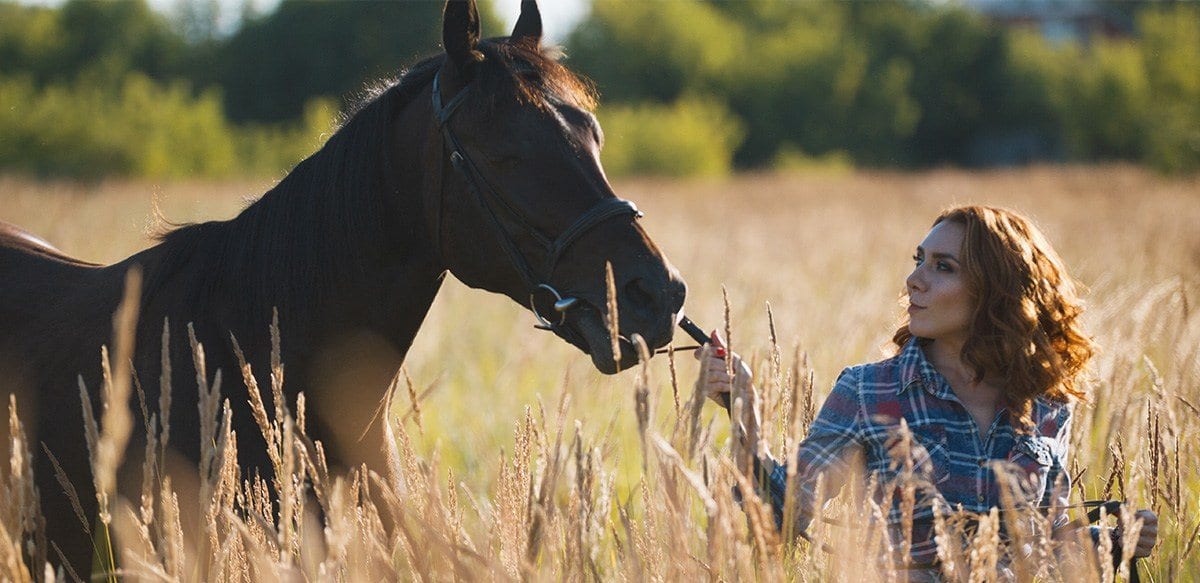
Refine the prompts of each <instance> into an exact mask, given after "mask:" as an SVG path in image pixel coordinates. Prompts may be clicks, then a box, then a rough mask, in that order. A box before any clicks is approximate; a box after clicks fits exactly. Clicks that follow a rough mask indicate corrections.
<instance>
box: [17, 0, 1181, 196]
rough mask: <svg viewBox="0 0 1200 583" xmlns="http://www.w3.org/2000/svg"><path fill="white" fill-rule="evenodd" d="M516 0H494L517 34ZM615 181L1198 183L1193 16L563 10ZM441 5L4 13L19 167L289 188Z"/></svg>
mask: <svg viewBox="0 0 1200 583" xmlns="http://www.w3.org/2000/svg"><path fill="white" fill-rule="evenodd" d="M518 4H519V2H518V0H494V1H488V0H483V1H482V2H481V5H482V6H481V9H482V12H483V17H484V33H485V35H487V36H492V35H503V34H506V33H507V31H508V27H509V26H510V25H511V22H512V21H513V20H515V18H516V15H517V10H518V8H517V6H518ZM543 4H544V5H545V6H544V8H543V10H544V11H545V13H546V21H547V22H546V27H547V32H548V35H549V36H550V38H551V40H553V41H554V42H557V43H559V44H561V45H562V47H563V48H564V49H565V52H566V54H567V59H568V61H567V62H568V63H569V64H570V66H571V67H572V68H574V69H575V70H577V71H579V72H582V73H584V74H585V75H587V76H588V77H590V78H591V79H592V80H593V81H594V82H595V83H596V86H597V88H598V90H599V92H600V95H601V103H602V106H601V109H600V111H599V112H598V113H599V116H600V118H601V122H602V124H603V125H604V127H605V131H606V135H607V136H608V139H607V145H606V149H605V152H604V162H605V166H606V168H607V169H608V171H609V173H610V174H611V175H613V176H628V175H660V176H673V177H680V176H693V175H700V176H720V175H724V174H728V173H731V172H735V171H740V170H763V169H812V168H816V169H824V170H829V169H834V170H839V169H852V168H889V169H890V168H897V169H920V168H928V167H942V166H956V167H966V168H980V167H996V166H1011V165H1023V164H1029V163H1047V162H1048V163H1058V162H1086V163H1093V162H1108V161H1114V160H1116V161H1128V162H1132V163H1136V164H1138V165H1144V166H1147V167H1150V168H1152V169H1154V170H1156V171H1159V172H1164V173H1190V172H1194V171H1195V170H1197V169H1200V7H1197V6H1196V5H1194V4H1192V3H1183V2H1143V3H1137V2H1093V1H1087V0H1071V1H1067V0H1009V1H1001V0H961V1H957V2H947V1H936V2H935V1H915V0H914V1H908V2H866V3H849V2H796V1H783V0H739V1H715V0H656V1H648V2H647V1H626V0H554V1H552V2H543ZM440 10H441V3H440V2H437V1H432V0H426V1H408V2H337V1H333V2H316V1H289V0H284V1H282V2H279V1H278V0H151V1H149V2H147V1H146V0H113V1H104V2H97V1H81V0H69V1H66V2H55V1H53V0H44V1H41V2H11V1H4V2H0V105H2V106H3V107H0V172H3V173H5V174H9V175H12V174H17V175H25V176H31V177H37V178H59V177H66V178H80V179H88V180H95V179H101V178H110V177H122V178H175V177H189V178H197V177H199V178H247V177H251V178H268V177H273V178H278V177H280V176H282V175H283V173H285V172H286V171H287V170H288V169H289V168H290V167H291V166H292V165H293V164H295V163H296V162H297V161H298V160H300V159H302V158H303V157H304V156H306V155H307V154H308V153H310V152H312V151H313V150H314V149H315V148H316V147H317V145H319V143H320V141H321V139H322V138H321V136H322V135H324V134H326V133H327V132H329V131H330V129H331V128H333V127H334V124H335V121H336V118H337V114H338V112H339V111H340V110H341V109H343V108H344V107H346V105H347V104H348V103H351V102H353V100H354V99H355V98H356V97H357V96H358V95H359V94H360V92H361V89H362V88H363V87H364V85H365V84H366V83H368V82H370V81H372V80H375V79H378V78H381V77H389V76H395V75H396V74H397V73H398V72H399V71H401V70H402V68H403V67H404V66H407V65H410V64H412V63H415V62H416V61H417V60H418V59H419V58H421V57H423V56H426V55H429V54H432V53H433V52H435V51H437V50H438V44H439V40H440V39H439V37H440V26H439V23H440Z"/></svg>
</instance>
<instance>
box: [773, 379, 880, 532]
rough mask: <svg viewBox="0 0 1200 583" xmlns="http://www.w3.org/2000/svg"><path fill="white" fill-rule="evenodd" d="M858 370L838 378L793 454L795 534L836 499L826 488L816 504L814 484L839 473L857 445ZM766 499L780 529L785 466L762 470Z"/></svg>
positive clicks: (859, 429)
mask: <svg viewBox="0 0 1200 583" xmlns="http://www.w3.org/2000/svg"><path fill="white" fill-rule="evenodd" d="M861 374H862V373H861V367H851V368H847V369H845V370H843V371H842V373H841V374H840V375H838V379H837V382H836V383H834V387H833V392H832V393H830V395H829V398H827V399H826V400H825V403H824V404H823V405H822V406H821V410H820V412H818V413H817V418H816V419H814V420H813V423H812V426H811V427H810V428H809V432H808V436H807V437H805V438H804V441H803V442H802V443H801V444H800V448H799V450H798V451H797V454H796V458H797V459H796V462H797V463H796V477H795V480H796V489H795V491H796V495H797V496H798V500H796V506H795V509H796V525H795V526H796V531H795V532H797V533H803V532H805V531H806V530H807V529H808V524H809V522H811V520H812V517H813V515H814V513H815V509H816V507H817V506H818V505H820V504H823V503H824V502H825V500H828V499H829V498H832V497H833V496H835V495H837V493H838V491H839V490H840V487H836V486H833V485H830V484H826V486H825V488H824V494H823V496H822V500H817V499H816V497H817V493H816V490H817V482H818V481H819V479H820V477H821V476H822V475H823V474H829V473H834V472H831V470H834V469H836V470H839V471H840V470H841V469H843V468H844V465H845V464H846V463H847V459H846V458H847V457H848V456H847V455H846V454H847V453H848V451H849V450H850V449H851V448H852V447H854V446H856V445H858V444H859V443H861V436H862V426H863V414H862V406H861V402H860V400H859V387H860V384H861ZM765 470H766V472H767V479H766V484H764V485H765V486H766V487H765V488H764V490H766V494H767V498H768V500H769V501H770V503H771V507H772V508H773V509H774V511H775V522H776V524H777V525H778V526H780V527H781V528H782V525H783V519H784V507H785V502H786V499H787V471H788V469H787V464H786V463H781V464H776V465H774V466H773V467H770V468H765Z"/></svg>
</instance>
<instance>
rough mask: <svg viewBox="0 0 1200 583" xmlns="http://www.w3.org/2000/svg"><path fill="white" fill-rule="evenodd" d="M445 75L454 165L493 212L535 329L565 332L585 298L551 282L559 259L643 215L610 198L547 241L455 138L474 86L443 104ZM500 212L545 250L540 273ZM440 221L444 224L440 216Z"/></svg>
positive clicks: (444, 122) (446, 134) (437, 97)
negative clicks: (599, 229) (608, 224)
mask: <svg viewBox="0 0 1200 583" xmlns="http://www.w3.org/2000/svg"><path fill="white" fill-rule="evenodd" d="M440 77H441V71H438V72H437V73H435V74H434V76H433V115H434V117H435V118H436V119H437V124H438V129H440V130H441V132H442V137H443V140H442V142H443V144H444V147H445V148H448V149H449V150H450V164H451V165H452V166H454V170H455V171H457V172H458V174H459V175H460V176H462V177H463V181H464V182H466V183H467V189H468V190H470V191H471V193H472V194H473V195H474V196H475V198H476V200H477V201H478V202H479V206H481V207H483V208H484V210H486V211H487V213H486V214H487V217H488V219H489V221H488V222H489V224H491V226H492V230H493V231H494V232H495V234H496V236H497V238H498V239H499V240H500V245H501V247H502V248H503V249H504V253H505V254H506V255H508V260H509V263H511V264H512V266H513V269H515V270H516V272H517V274H518V275H519V276H520V277H521V281H522V282H523V283H524V285H525V288H526V290H528V292H529V309H530V310H531V311H533V315H534V317H536V318H537V320H538V323H537V325H536V326H535V327H536V328H538V329H541V330H550V331H565V329H564V328H563V325H564V324H565V323H566V321H567V313H568V312H569V311H570V310H571V309H572V308H574V307H575V306H577V305H578V304H579V298H577V297H575V296H574V295H573V294H571V293H569V292H568V293H563V292H560V291H559V290H558V289H556V288H555V287H554V286H553V285H551V283H550V279H551V278H552V277H553V276H554V270H555V268H556V267H557V266H558V261H559V259H561V258H562V254H563V253H564V252H565V251H566V250H567V248H568V247H570V246H571V244H572V243H574V242H575V241H576V240H577V239H579V238H580V237H581V236H583V234H584V233H586V232H588V231H589V230H591V229H592V228H593V227H595V226H597V225H599V224H600V223H601V222H603V221H605V220H608V219H610V218H613V217H617V216H622V215H632V216H633V217H634V218H641V217H642V216H643V214H642V212H641V211H639V210H638V208H637V206H636V205H634V204H633V203H632V202H630V201H628V200H624V199H620V198H616V197H613V198H606V199H604V200H601V201H600V202H598V203H596V204H595V205H593V206H592V208H590V209H588V210H587V211H586V212H584V213H583V214H582V215H581V216H580V217H579V218H578V219H576V220H575V222H574V223H572V224H571V226H569V227H567V228H566V230H564V231H563V232H562V233H561V234H559V235H558V237H555V238H550V237H547V236H546V235H545V234H543V233H542V232H541V231H539V230H538V229H537V228H536V227H534V226H533V224H532V223H531V222H530V221H529V220H528V219H527V218H526V217H525V215H524V214H522V213H521V211H520V210H518V209H516V208H514V207H513V206H512V205H511V204H510V203H509V202H508V201H507V200H505V198H504V197H503V196H500V193H499V192H497V191H496V189H495V187H493V186H492V185H491V183H490V182H488V180H487V177H485V176H484V175H483V173H482V172H480V171H479V167H478V166H476V165H475V163H474V162H473V161H472V160H471V157H470V156H468V155H467V152H466V150H465V149H463V147H462V145H461V144H460V143H459V141H458V138H457V137H456V136H455V135H454V130H453V129H452V128H451V127H450V123H449V122H450V118H451V117H452V116H453V115H454V112H455V111H457V110H458V108H459V106H461V105H462V104H463V102H464V101H465V100H466V97H467V92H468V91H469V90H470V88H471V84H469V83H468V84H467V85H466V86H465V87H463V88H462V89H461V90H459V92H458V93H457V94H456V95H455V96H454V97H452V98H451V99H450V101H448V102H446V104H445V105H443V104H442V91H441V86H440V83H439V78H440ZM439 196H441V197H442V198H443V199H444V198H445V187H444V185H443V188H442V189H441V193H439ZM439 204H441V201H439ZM498 212H499V213H503V214H505V215H507V217H508V218H510V219H512V220H513V221H515V222H516V223H517V224H518V225H519V226H520V228H521V229H523V230H524V231H525V232H527V233H529V235H530V236H531V237H532V238H533V239H534V240H535V241H536V242H537V243H538V245H540V246H541V247H542V248H543V249H544V250H545V253H546V265H545V266H544V269H543V270H542V271H541V273H539V272H538V271H535V270H534V269H533V268H532V267H531V266H530V263H529V260H528V259H526V258H525V254H524V253H522V252H521V249H520V248H519V247H518V246H517V242H516V241H515V240H514V239H513V235H512V233H511V232H510V231H509V230H508V229H506V228H505V227H504V223H502V222H501V221H500V216H499V214H498ZM438 220H439V221H440V220H441V217H440V213H439V217H438ZM441 236H442V233H441V227H440V225H439V226H438V245H439V246H440V245H441ZM539 293H545V294H549V295H550V297H552V298H553V299H554V311H555V312H556V313H557V314H558V321H557V322H553V321H551V320H548V319H547V318H546V317H545V316H543V315H542V314H540V313H539V312H538V309H537V302H536V301H535V296H536V295H537V294H539Z"/></svg>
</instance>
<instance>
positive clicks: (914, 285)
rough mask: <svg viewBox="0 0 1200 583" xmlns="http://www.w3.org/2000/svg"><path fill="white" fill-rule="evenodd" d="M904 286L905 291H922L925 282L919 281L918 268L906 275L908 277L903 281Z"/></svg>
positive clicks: (919, 272)
mask: <svg viewBox="0 0 1200 583" xmlns="http://www.w3.org/2000/svg"><path fill="white" fill-rule="evenodd" d="M904 286H905V289H915V290H921V289H924V287H925V282H924V281H923V280H922V279H921V268H920V267H917V268H916V269H914V270H912V273H910V274H908V277H907V278H906V279H905V280H904Z"/></svg>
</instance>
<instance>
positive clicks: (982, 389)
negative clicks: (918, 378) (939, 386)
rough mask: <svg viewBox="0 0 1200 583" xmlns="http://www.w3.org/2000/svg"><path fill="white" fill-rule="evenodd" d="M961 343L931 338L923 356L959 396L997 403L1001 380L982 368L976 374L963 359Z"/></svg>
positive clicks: (964, 399)
mask: <svg viewBox="0 0 1200 583" xmlns="http://www.w3.org/2000/svg"><path fill="white" fill-rule="evenodd" d="M962 347H963V343H962V342H954V341H952V340H934V341H932V342H930V343H929V344H927V345H926V346H925V356H926V358H928V359H929V362H930V364H932V365H933V368H935V369H937V371H938V373H940V374H941V375H942V376H943V377H945V378H946V380H947V381H948V382H949V383H950V388H951V389H953V390H954V393H955V395H957V396H958V397H959V399H960V400H963V401H971V402H973V403H977V404H986V403H993V404H997V405H998V404H999V403H1000V401H1001V398H1002V392H1003V391H1002V387H1001V384H1000V383H998V382H995V379H993V378H992V377H991V376H990V375H988V374H987V373H986V372H985V374H984V375H983V378H979V376H978V374H977V372H976V371H975V369H974V367H972V366H970V365H968V364H967V363H966V362H964V361H963V358H962Z"/></svg>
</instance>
